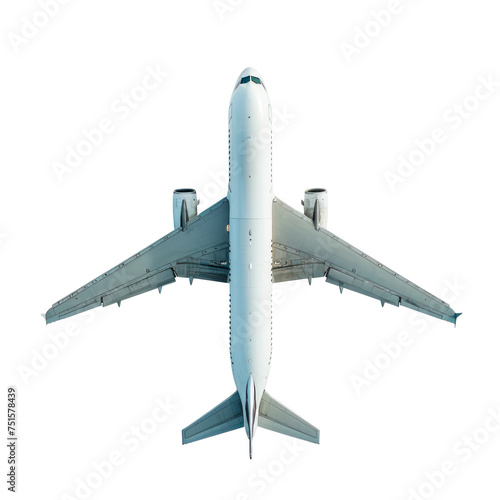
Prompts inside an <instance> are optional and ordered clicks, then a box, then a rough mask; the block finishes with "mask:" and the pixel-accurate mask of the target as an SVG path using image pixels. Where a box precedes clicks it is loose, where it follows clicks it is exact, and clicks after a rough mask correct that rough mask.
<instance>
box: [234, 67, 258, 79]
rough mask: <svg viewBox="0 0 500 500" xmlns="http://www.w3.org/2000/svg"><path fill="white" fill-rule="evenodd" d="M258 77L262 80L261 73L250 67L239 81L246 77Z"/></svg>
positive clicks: (244, 71)
mask: <svg viewBox="0 0 500 500" xmlns="http://www.w3.org/2000/svg"><path fill="white" fill-rule="evenodd" d="M250 75H252V76H257V77H259V78H261V76H260V73H259V72H258V71H257V70H256V69H255V68H252V67H251V66H249V67H248V68H245V69H244V70H243V71H242V72H241V73H240V76H239V77H238V79H239V80H241V79H242V78H243V77H244V76H250Z"/></svg>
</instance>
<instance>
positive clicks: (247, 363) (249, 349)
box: [227, 69, 274, 441]
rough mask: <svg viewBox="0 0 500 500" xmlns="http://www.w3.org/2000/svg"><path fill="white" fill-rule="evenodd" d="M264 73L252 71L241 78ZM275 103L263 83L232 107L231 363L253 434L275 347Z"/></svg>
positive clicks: (243, 90)
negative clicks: (273, 270) (272, 105)
mask: <svg viewBox="0 0 500 500" xmlns="http://www.w3.org/2000/svg"><path fill="white" fill-rule="evenodd" d="M250 75H251V76H253V77H255V78H257V79H258V81H260V75H259V74H258V73H257V72H256V71H255V70H252V69H248V70H245V71H244V72H243V73H242V74H241V75H240V77H239V79H238V81H239V82H240V81H241V79H242V78H244V77H245V76H250ZM271 133H272V131H271V104H270V101H269V96H268V94H267V91H266V89H265V87H264V86H263V84H262V83H255V81H253V80H250V81H248V82H246V83H239V84H238V86H237V87H236V88H235V90H234V92H233V94H232V96H231V102H230V106H229V188H228V196H227V197H228V200H229V244H230V250H229V252H230V253H229V265H230V351H231V367H232V370H233V377H234V381H235V383H236V387H237V390H238V393H239V395H240V398H241V403H242V406H243V409H244V419H245V429H246V431H247V434H248V436H249V438H250V441H251V438H252V437H253V434H254V432H255V428H256V427H257V421H256V419H257V418H258V408H259V404H260V400H261V397H262V393H263V392H264V389H265V386H266V383H267V378H268V375H269V367H270V364H271V350H272V338H271V334H272V203H273V197H274V195H273V184H272V136H271Z"/></svg>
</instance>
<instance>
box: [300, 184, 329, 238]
mask: <svg viewBox="0 0 500 500" xmlns="http://www.w3.org/2000/svg"><path fill="white" fill-rule="evenodd" d="M302 205H304V215H305V216H306V217H309V218H310V219H311V220H312V221H313V222H314V227H315V228H316V230H318V229H319V228H320V227H323V228H325V229H326V224H327V222H328V191H327V190H326V189H322V188H316V189H306V191H305V193H304V200H303V201H302Z"/></svg>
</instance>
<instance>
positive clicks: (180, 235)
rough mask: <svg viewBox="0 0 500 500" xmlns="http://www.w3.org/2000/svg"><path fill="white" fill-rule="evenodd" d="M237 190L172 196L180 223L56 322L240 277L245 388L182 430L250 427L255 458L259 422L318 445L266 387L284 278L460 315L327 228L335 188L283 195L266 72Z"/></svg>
mask: <svg viewBox="0 0 500 500" xmlns="http://www.w3.org/2000/svg"><path fill="white" fill-rule="evenodd" d="M228 147H229V183H228V191H227V197H225V198H223V199H222V200H220V201H219V202H217V203H215V204H214V205H212V206H211V207H210V208H208V209H207V210H205V211H203V212H202V213H200V214H198V204H199V200H198V197H197V194H196V190H194V189H176V190H175V191H174V193H173V218H174V230H173V231H172V232H170V233H169V234H167V235H166V236H164V237H162V238H160V239H159V240H158V241H155V242H154V243H152V244H151V245H149V246H148V247H146V248H145V249H144V250H141V251H140V252H137V253H135V254H134V255H132V256H131V257H130V258H128V259H126V260H124V261H122V262H120V263H119V264H118V265H116V266H115V267H113V268H112V269H110V270H109V271H107V272H105V273H104V274H101V275H100V276H98V277H97V278H95V279H94V280H92V281H90V282H89V283H87V284H86V285H83V286H82V287H80V288H78V289H77V290H76V291H74V292H73V293H71V294H69V295H67V296H66V297H64V298H63V299H61V300H59V301H57V302H56V303H55V304H53V306H52V307H51V308H50V309H49V310H48V311H47V313H46V314H45V320H46V323H47V324H49V323H52V322H54V321H57V320H61V319H64V318H67V317H69V316H72V315H74V314H78V313H81V312H83V311H87V310H89V309H92V308H95V307H99V306H103V307H106V306H109V305H111V304H118V306H120V304H121V302H122V301H123V300H125V299H128V298H130V297H134V296H135V295H139V294H142V293H144V292H147V291H150V290H154V289H158V291H159V292H160V293H161V290H162V287H163V286H165V285H169V284H171V283H174V282H175V281H176V278H188V279H189V280H190V283H191V284H192V283H193V280H194V279H202V280H210V281H215V282H223V283H229V304H230V327H229V328H230V360H231V368H232V373H233V378H234V382H235V385H236V391H235V392H234V393H233V394H232V395H231V396H229V397H228V398H227V399H226V400H224V401H223V402H222V403H220V404H219V405H217V406H216V407H215V408H213V409H212V410H210V411H209V412H208V413H206V414H204V415H203V416H202V417H201V418H199V419H198V420H196V421H195V422H193V423H192V424H190V425H189V426H187V427H186V428H185V429H183V430H182V443H183V444H186V443H191V442H194V441H198V440H200V439H204V438H208V437H211V436H215V435H218V434H221V433H225V432H228V431H232V430H235V429H239V428H242V427H244V428H245V431H246V434H247V437H248V443H249V456H250V458H252V453H253V439H254V436H255V433H256V429H257V427H263V428H265V429H269V430H272V431H275V432H279V433H282V434H285V435H288V436H292V437H295V438H298V439H303V440H306V441H309V442H312V443H319V429H317V428H316V427H314V426H313V425H312V424H310V423H309V422H307V421H306V420H304V419H302V418H301V417H299V416H298V415H297V414H295V413H294V412H292V411H291V410H289V409H288V408H287V407H285V406H284V405H282V404H281V403H279V402H278V401H276V400H275V399H274V398H273V397H271V395H270V394H269V393H268V392H267V391H266V384H267V381H268V376H269V369H270V365H271V354H272V288H273V283H280V282H285V281H291V280H301V279H307V280H308V281H309V284H311V281H312V279H313V278H325V279H326V282H327V283H330V284H332V285H336V286H338V287H339V289H340V292H341V293H342V291H343V290H344V289H347V290H351V291H354V292H358V293H360V294H363V295H366V296H368V297H371V298H374V299H376V300H379V301H380V302H381V304H382V306H384V304H390V305H393V306H396V307H399V306H404V307H407V308H410V309H413V310H416V311H419V312H421V313H425V314H428V315H430V316H433V317H436V318H439V319H442V320H444V321H448V322H451V323H453V324H455V325H456V320H457V317H458V316H459V315H460V314H461V313H455V312H454V311H453V309H451V308H450V306H449V305H448V304H447V303H446V302H444V301H442V300H441V299H439V298H438V297H435V296H434V295H431V294H430V293H429V292H427V291H425V290H423V289H422V288H420V287H419V286H417V285H416V284H414V283H412V282H411V281H409V280H407V279H406V278H403V277H402V276H401V275H399V274H398V273H396V272H394V271H392V270H391V269H389V268H388V267H386V266H384V265H383V264H381V263H380V262H378V261H377V260H375V259H373V258H372V257H369V256H368V255H367V254H366V253H364V252H362V251H360V250H358V249H357V248H355V247H353V246H352V245H350V244H349V243H347V242H346V241H344V240H342V239H341V238H339V237H338V236H336V235H335V234H333V233H331V232H330V231H328V230H327V229H326V227H327V219H328V192H327V190H326V189H307V190H306V191H305V193H304V200H303V201H302V204H303V213H301V212H299V211H297V210H295V209H293V208H291V207H290V206H288V205H286V204H285V203H284V202H283V201H281V200H280V199H278V198H276V197H275V196H274V194H273V173H272V108H271V102H270V100H269V95H268V92H267V89H266V87H265V85H264V81H263V80H262V77H261V76H260V74H259V73H258V72H257V71H256V70H255V69H253V68H251V67H249V68H246V69H244V70H243V71H242V72H241V74H240V75H239V76H238V79H237V81H236V85H235V87H234V90H233V92H232V94H231V99H230V103H229V114H228Z"/></svg>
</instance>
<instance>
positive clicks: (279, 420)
mask: <svg viewBox="0 0 500 500" xmlns="http://www.w3.org/2000/svg"><path fill="white" fill-rule="evenodd" d="M258 425H259V427H264V429H269V430H271V431H274V432H280V433H281V434H286V435H287V436H292V437H295V438H298V439H304V440H305V441H310V442H311V443H316V444H319V429H316V427H314V426H312V425H311V424H310V423H309V422H306V421H305V420H304V419H302V418H300V417H299V416H298V415H296V414H295V413H293V412H292V411H290V410H289V409H288V408H286V407H285V406H283V405H282V404H281V403H278V402H277V401H276V400H274V399H273V398H272V397H271V396H270V395H269V394H268V393H267V392H266V391H264V393H263V394H262V399H261V401H260V407H259V419H258Z"/></svg>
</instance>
